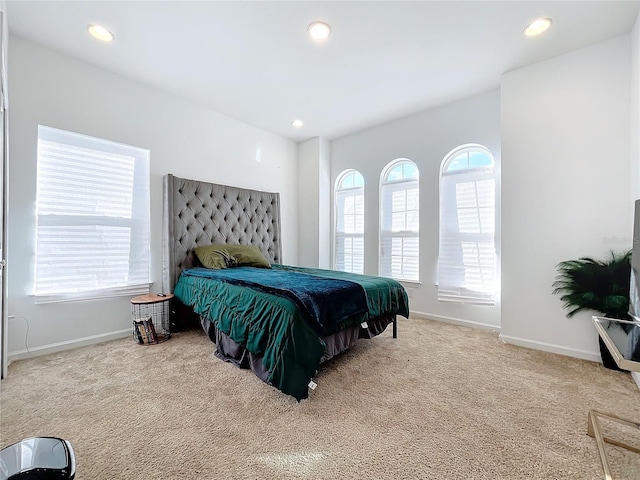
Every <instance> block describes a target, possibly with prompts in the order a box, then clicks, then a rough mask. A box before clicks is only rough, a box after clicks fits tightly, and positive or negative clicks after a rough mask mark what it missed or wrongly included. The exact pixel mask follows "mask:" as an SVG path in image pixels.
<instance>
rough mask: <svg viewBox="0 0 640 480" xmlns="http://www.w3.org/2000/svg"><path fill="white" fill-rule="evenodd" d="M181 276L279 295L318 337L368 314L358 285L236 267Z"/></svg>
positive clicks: (291, 273) (316, 277)
mask: <svg viewBox="0 0 640 480" xmlns="http://www.w3.org/2000/svg"><path fill="white" fill-rule="evenodd" d="M182 274H183V275H189V276H193V277H204V278H212V279H215V280H220V281H223V282H227V283H231V284H233V285H243V286H246V287H250V288H253V289H256V290H259V291H262V292H266V293H271V294H274V295H281V296H284V297H286V298H288V299H289V300H291V301H293V302H294V303H295V304H296V306H298V308H300V310H301V311H302V313H303V314H304V316H305V317H306V318H307V319H309V321H310V324H311V326H312V327H313V328H314V329H315V330H316V331H317V332H318V333H320V334H321V335H322V334H324V333H325V332H332V331H335V327H336V325H338V324H339V323H341V322H342V321H344V320H346V319H347V318H349V317H352V316H354V315H360V314H363V313H366V312H367V311H368V307H367V296H366V293H365V291H364V288H362V286H361V285H359V284H357V283H354V282H349V281H346V280H337V279H333V278H326V277H320V276H316V275H310V274H306V273H298V272H292V271H286V270H275V269H267V268H254V267H237V268H226V269H223V270H210V269H207V268H190V269H188V270H184V271H183V272H182Z"/></svg>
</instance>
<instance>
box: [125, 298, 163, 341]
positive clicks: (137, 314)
mask: <svg viewBox="0 0 640 480" xmlns="http://www.w3.org/2000/svg"><path fill="white" fill-rule="evenodd" d="M172 298H173V294H171V293H167V294H157V293H147V294H146V295H138V296H137V297H133V298H132V299H131V317H132V322H133V324H132V334H133V339H134V340H135V341H136V342H138V343H139V344H141V345H153V344H156V343H160V342H164V341H166V340H169V339H170V338H171V329H170V320H169V312H170V310H171V309H170V305H169V304H170V301H171V299H172Z"/></svg>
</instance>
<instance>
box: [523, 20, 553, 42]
mask: <svg viewBox="0 0 640 480" xmlns="http://www.w3.org/2000/svg"><path fill="white" fill-rule="evenodd" d="M550 26H551V19H550V18H536V19H535V20H534V21H533V22H531V23H530V24H529V25H527V27H526V28H525V29H524V34H525V35H526V36H527V37H535V36H536V35H540V34H541V33H542V32H544V31H546V30H547V28H549V27H550Z"/></svg>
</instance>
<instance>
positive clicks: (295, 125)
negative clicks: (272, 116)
mask: <svg viewBox="0 0 640 480" xmlns="http://www.w3.org/2000/svg"><path fill="white" fill-rule="evenodd" d="M291 125H292V126H293V128H300V127H302V125H304V123H302V120H294V121H293V122H291Z"/></svg>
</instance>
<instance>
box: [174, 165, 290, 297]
mask: <svg viewBox="0 0 640 480" xmlns="http://www.w3.org/2000/svg"><path fill="white" fill-rule="evenodd" d="M163 220H164V228H163V291H165V292H167V293H170V292H173V286H174V285H175V282H176V281H177V279H178V276H179V275H180V272H181V271H182V270H183V269H185V268H190V267H192V266H194V265H195V262H196V259H195V256H194V255H193V254H192V253H191V252H192V251H193V249H194V248H195V247H197V246H200V245H210V244H211V243H235V244H242V245H256V246H257V247H258V248H260V250H261V251H262V253H263V254H264V255H265V257H267V259H268V260H269V261H271V262H274V263H280V262H281V258H280V257H281V255H282V247H281V245H280V240H279V238H280V196H279V194H278V193H269V192H261V191H257V190H247V189H242V188H236V187H229V186H225V185H218V184H213V183H205V182H198V181H195V180H188V179H183V178H178V177H174V176H173V175H165V177H164V219H163Z"/></svg>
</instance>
